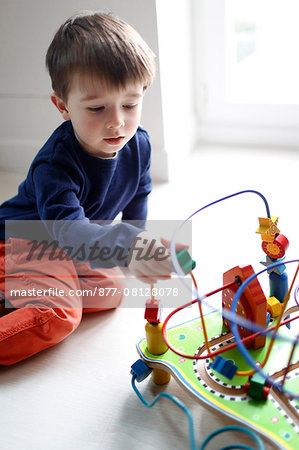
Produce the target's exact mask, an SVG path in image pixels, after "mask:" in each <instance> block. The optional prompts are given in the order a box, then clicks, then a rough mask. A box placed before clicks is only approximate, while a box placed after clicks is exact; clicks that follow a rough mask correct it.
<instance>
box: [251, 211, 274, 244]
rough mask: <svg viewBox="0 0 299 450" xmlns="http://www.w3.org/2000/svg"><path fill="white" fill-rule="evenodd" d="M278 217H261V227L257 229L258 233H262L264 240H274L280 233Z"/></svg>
mask: <svg viewBox="0 0 299 450" xmlns="http://www.w3.org/2000/svg"><path fill="white" fill-rule="evenodd" d="M277 222H278V217H271V219H270V218H269V217H266V218H263V217H259V225H260V226H259V228H258V229H257V230H256V233H259V234H261V235H262V240H263V241H266V242H272V241H273V240H274V238H275V236H276V235H277V234H278V233H279V229H278V228H277Z"/></svg>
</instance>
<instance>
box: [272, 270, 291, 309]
mask: <svg viewBox="0 0 299 450" xmlns="http://www.w3.org/2000/svg"><path fill="white" fill-rule="evenodd" d="M269 280H270V297H276V298H277V300H279V301H280V303H282V302H283V300H284V298H285V295H286V293H287V292H288V289H289V287H288V274H287V273H286V272H283V273H282V274H281V275H278V274H277V273H275V272H271V273H270V275H269Z"/></svg>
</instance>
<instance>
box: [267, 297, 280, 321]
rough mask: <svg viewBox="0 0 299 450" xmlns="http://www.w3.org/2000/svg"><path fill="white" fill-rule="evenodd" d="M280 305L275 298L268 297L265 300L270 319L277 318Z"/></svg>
mask: <svg viewBox="0 0 299 450" xmlns="http://www.w3.org/2000/svg"><path fill="white" fill-rule="evenodd" d="M281 308H282V306H281V303H280V301H279V300H277V298H275V297H269V298H268V300H267V311H268V312H269V313H270V314H271V316H272V317H278V316H279V314H280V313H281Z"/></svg>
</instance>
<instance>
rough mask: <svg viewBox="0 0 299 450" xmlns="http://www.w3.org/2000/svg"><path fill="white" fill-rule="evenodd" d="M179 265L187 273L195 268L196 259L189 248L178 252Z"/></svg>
mask: <svg viewBox="0 0 299 450" xmlns="http://www.w3.org/2000/svg"><path fill="white" fill-rule="evenodd" d="M176 257H177V259H178V262H179V265H180V266H181V268H182V269H183V271H184V272H185V273H189V272H191V270H193V269H194V268H195V265H196V264H195V261H194V260H193V259H192V258H191V256H190V254H189V252H188V250H187V249H186V248H184V249H183V250H182V251H180V252H178V253H177V254H176Z"/></svg>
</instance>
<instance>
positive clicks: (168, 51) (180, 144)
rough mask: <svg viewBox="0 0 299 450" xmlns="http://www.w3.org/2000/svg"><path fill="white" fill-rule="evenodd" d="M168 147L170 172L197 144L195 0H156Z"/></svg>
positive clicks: (166, 143)
mask: <svg viewBox="0 0 299 450" xmlns="http://www.w3.org/2000/svg"><path fill="white" fill-rule="evenodd" d="M156 5H157V20H158V43H159V55H160V75H161V86H162V91H161V93H162V107H163V109H162V110H163V121H164V133H165V148H166V150H167V154H168V155H169V162H170V172H171V166H172V164H171V163H173V164H179V163H180V159H183V158H185V157H186V156H187V155H188V154H189V152H190V150H192V149H193V146H194V144H195V125H196V115H195V103H194V102H195V98H194V46H193V29H192V26H191V25H192V23H193V22H192V14H193V2H192V1H191V0H156Z"/></svg>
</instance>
